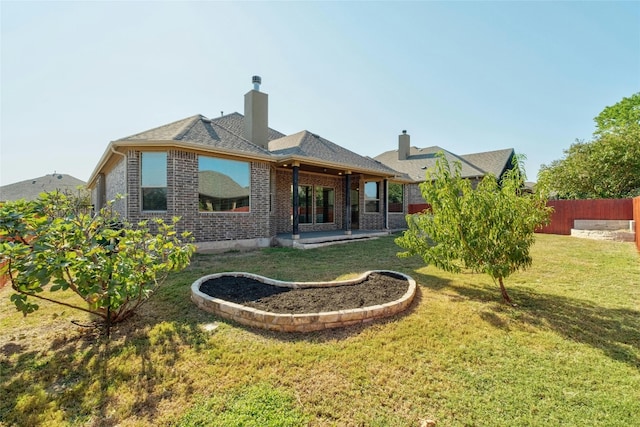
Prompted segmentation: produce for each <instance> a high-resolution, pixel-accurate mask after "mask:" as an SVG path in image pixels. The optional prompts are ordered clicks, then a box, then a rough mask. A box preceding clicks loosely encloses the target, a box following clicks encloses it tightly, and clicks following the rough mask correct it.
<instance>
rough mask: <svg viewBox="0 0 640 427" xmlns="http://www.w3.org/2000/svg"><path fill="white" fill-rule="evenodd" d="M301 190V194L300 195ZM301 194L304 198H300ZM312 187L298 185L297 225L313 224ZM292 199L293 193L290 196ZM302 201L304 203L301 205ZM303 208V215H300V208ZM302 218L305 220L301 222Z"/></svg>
mask: <svg viewBox="0 0 640 427" xmlns="http://www.w3.org/2000/svg"><path fill="white" fill-rule="evenodd" d="M301 190H303V192H302V193H301ZM302 194H304V195H305V197H301V196H302ZM313 194H314V193H313V186H312V185H298V224H314V222H313V221H314V215H313V204H314V203H313V202H314V200H313ZM291 196H292V197H293V193H292V194H291ZM303 199H304V201H305V203H304V204H303V203H302V200H303ZM291 205H292V206H293V200H292V201H291ZM303 207H305V208H306V210H305V214H304V215H303V214H302V208H303ZM303 218H304V219H305V220H303Z"/></svg>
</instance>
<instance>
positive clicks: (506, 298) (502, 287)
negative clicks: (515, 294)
mask: <svg viewBox="0 0 640 427" xmlns="http://www.w3.org/2000/svg"><path fill="white" fill-rule="evenodd" d="M498 282H499V283H500V292H501V293H502V299H503V300H504V302H506V303H507V304H510V305H514V304H513V301H511V298H509V294H508V293H507V290H506V289H505V287H504V282H503V281H502V277H498Z"/></svg>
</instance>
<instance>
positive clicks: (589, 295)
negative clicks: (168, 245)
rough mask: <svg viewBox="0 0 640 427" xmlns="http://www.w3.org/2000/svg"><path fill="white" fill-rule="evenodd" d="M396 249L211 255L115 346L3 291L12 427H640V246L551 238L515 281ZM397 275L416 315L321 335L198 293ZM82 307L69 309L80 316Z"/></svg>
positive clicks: (2, 356) (0, 308)
mask: <svg viewBox="0 0 640 427" xmlns="http://www.w3.org/2000/svg"><path fill="white" fill-rule="evenodd" d="M399 250H400V248H399V247H397V246H396V245H395V244H394V242H393V237H385V238H381V239H377V240H372V241H367V242H358V243H350V244H347V245H336V246H329V247H325V248H318V249H311V250H306V251H300V250H293V249H286V248H269V249H264V250H260V251H252V252H233V253H225V254H197V255H195V256H194V258H193V261H192V264H191V266H190V267H189V268H188V269H187V270H185V271H183V272H181V273H178V274H174V275H172V276H170V278H169V280H168V282H167V285H166V286H165V287H164V288H162V289H161V290H160V291H159V293H158V294H156V295H155V296H154V297H152V299H151V300H150V301H149V302H148V303H147V304H146V305H145V306H143V307H142V309H141V310H140V311H139V312H138V313H137V314H136V315H135V316H134V317H133V318H131V319H130V320H129V321H126V322H124V323H122V324H118V325H115V326H114V327H113V329H112V337H111V340H109V341H107V340H106V339H104V338H101V337H99V336H98V335H97V332H96V331H95V329H92V328H87V327H83V326H78V325H76V324H73V323H71V322H70V321H71V320H75V321H77V323H80V324H83V325H84V324H90V323H91V321H92V319H90V318H89V317H88V315H85V314H84V313H80V312H76V311H72V310H70V309H68V308H64V307H59V306H55V305H52V304H49V303H46V302H44V303H41V308H40V310H39V311H37V312H35V313H33V314H31V315H29V316H28V317H22V315H21V314H20V313H18V312H17V311H16V310H15V308H14V307H13V305H12V303H11V302H10V301H9V296H10V294H11V293H12V291H11V289H10V287H9V286H6V287H4V288H2V289H0V426H13V425H29V426H35V425H47V426H55V425H74V426H76V425H77V426H81V425H82V426H83V425H95V426H111V425H113V426H115V425H119V426H147V425H167V426H169V425H175V426H225V427H226V426H287V425H290V426H298V425H302V426H306V425H309V426H420V425H421V424H423V423H424V421H425V420H434V421H435V422H436V424H437V425H438V426H474V425H478V426H515V425H518V426H526V425H563V426H572V425H575V426H584V425H589V426H630V425H640V258H639V255H638V253H637V251H636V248H635V246H634V245H633V244H632V243H615V242H604V241H592V240H583V239H575V238H571V237H567V236H556V235H537V241H536V244H535V245H534V247H533V250H532V254H533V260H534V261H533V266H532V267H531V268H530V269H529V270H527V271H524V272H519V273H516V274H514V275H512V276H511V277H509V278H508V279H507V280H506V282H505V283H506V287H507V289H508V291H509V294H510V295H511V297H512V299H513V300H514V302H515V303H517V306H516V307H511V306H508V305H506V304H504V303H502V302H501V297H500V291H499V289H498V286H497V285H495V284H494V283H493V282H492V280H491V278H490V277H489V276H486V275H480V274H471V273H463V274H449V273H444V272H442V271H440V270H437V269H435V268H434V267H425V266H424V265H423V263H422V261H421V260H420V259H418V258H407V259H399V258H397V257H396V256H395V254H396V253H397V252H398V251H399ZM374 269H388V270H396V271H400V272H402V273H405V274H408V275H410V276H412V277H413V278H414V279H415V280H416V281H417V283H418V285H419V286H418V292H417V295H416V299H415V300H414V302H413V304H412V305H411V306H410V308H409V309H408V310H407V311H406V312H405V313H402V314H400V315H397V316H395V317H391V318H388V319H385V320H381V321H376V322H373V323H370V324H367V325H363V326H354V327H349V328H344V329H334V330H328V331H323V332H316V333H309V334H286V333H275V332H267V331H263V330H259V329H251V328H247V327H243V326H240V325H238V324H235V323H233V322H230V321H226V320H223V319H221V318H217V317H215V316H214V315H212V314H210V313H206V312H203V311H201V310H199V309H198V308H197V307H196V306H195V305H194V304H193V303H192V302H191V301H190V300H189V296H190V285H191V283H192V282H193V281H194V280H196V279H197V278H199V277H201V276H203V275H205V274H210V273H215V272H222V271H247V272H251V273H256V274H260V275H263V276H267V277H271V278H275V279H281V280H295V281H322V280H334V279H338V278H345V277H349V276H353V275H355V274H359V273H362V272H364V271H367V270H374ZM73 298H74V297H72V296H69V299H73Z"/></svg>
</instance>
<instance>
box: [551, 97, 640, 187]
mask: <svg viewBox="0 0 640 427" xmlns="http://www.w3.org/2000/svg"><path fill="white" fill-rule="evenodd" d="M593 120H594V121H595V122H596V131H595V132H594V139H593V140H592V141H589V142H584V141H576V143H574V144H572V145H571V146H570V147H569V149H567V150H564V157H563V158H562V159H560V160H554V161H553V162H551V164H549V165H542V166H541V168H540V172H539V173H538V184H539V185H540V186H541V187H543V188H545V189H546V190H547V191H548V195H549V196H553V197H557V198H559V199H608V198H611V199H619V198H628V197H635V196H638V195H640V92H638V93H635V94H633V95H631V96H630V97H628V98H622V100H621V101H620V102H618V103H616V104H615V105H612V106H609V107H605V108H604V110H602V112H600V114H598V116H596V117H595V118H594V119H593Z"/></svg>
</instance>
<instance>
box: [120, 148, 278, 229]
mask: <svg viewBox="0 0 640 427" xmlns="http://www.w3.org/2000/svg"><path fill="white" fill-rule="evenodd" d="M127 158H128V164H127V175H128V178H129V198H128V214H129V215H128V218H129V220H130V221H131V222H134V223H135V222H138V221H141V220H145V219H152V218H157V217H160V218H162V219H164V220H165V221H170V220H171V218H172V217H174V216H179V217H181V219H180V222H179V223H178V227H177V229H178V231H185V230H186V231H190V232H192V233H193V236H194V237H195V239H196V242H214V241H224V240H243V239H256V238H270V237H272V236H273V234H272V230H271V215H272V214H271V211H272V209H271V206H270V200H271V186H270V176H271V166H270V165H269V164H268V163H265V162H252V163H251V167H250V170H251V184H250V186H251V196H250V212H200V211H199V208H198V155H197V154H196V153H192V152H187V151H179V150H170V151H168V152H167V211H166V212H142V211H141V200H140V173H139V172H140V152H139V151H130V152H129V153H128V156H127Z"/></svg>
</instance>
